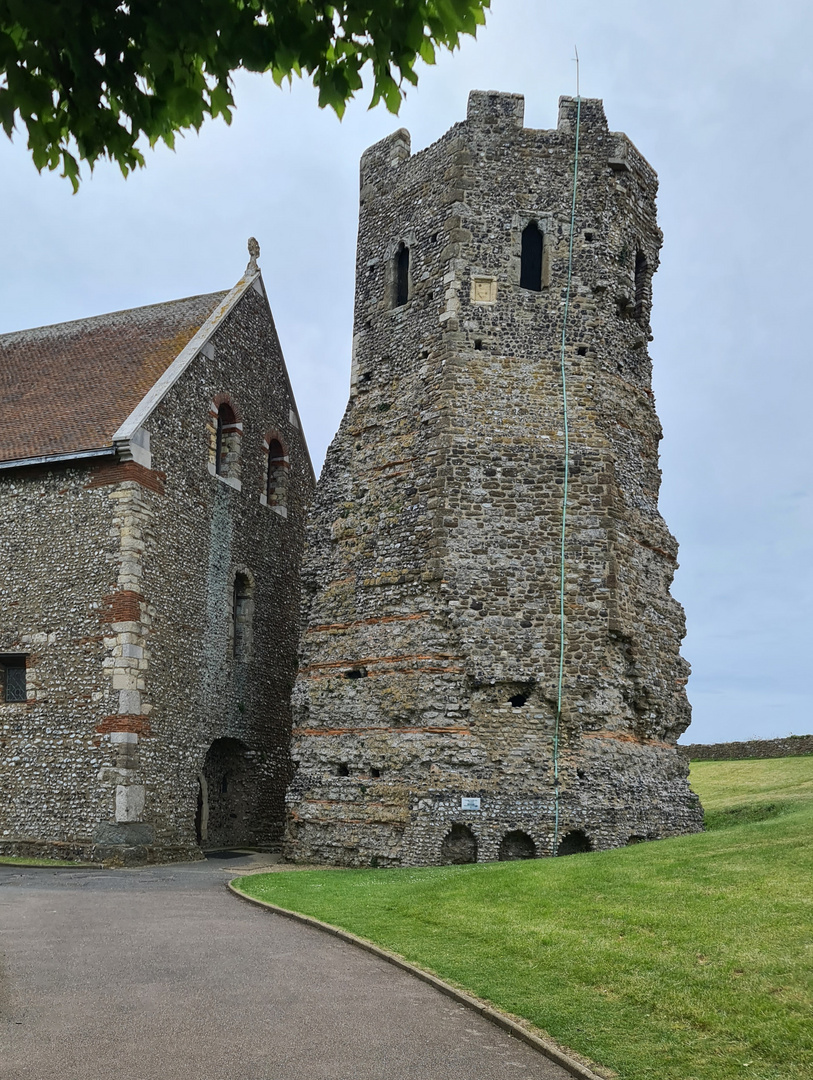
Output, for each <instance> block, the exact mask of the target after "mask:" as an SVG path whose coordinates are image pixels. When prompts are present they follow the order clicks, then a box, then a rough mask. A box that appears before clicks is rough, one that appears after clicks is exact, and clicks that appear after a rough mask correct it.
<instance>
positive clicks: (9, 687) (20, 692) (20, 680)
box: [0, 655, 28, 701]
mask: <svg viewBox="0 0 813 1080" xmlns="http://www.w3.org/2000/svg"><path fill="white" fill-rule="evenodd" d="M0 684H2V697H3V701H26V700H27V698H28V695H27V692H26V684H25V656H15V655H11V656H0Z"/></svg>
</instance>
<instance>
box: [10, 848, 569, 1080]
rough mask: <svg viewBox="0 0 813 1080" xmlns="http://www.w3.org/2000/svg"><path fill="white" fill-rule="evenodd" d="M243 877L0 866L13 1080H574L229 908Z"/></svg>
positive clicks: (354, 964)
mask: <svg viewBox="0 0 813 1080" xmlns="http://www.w3.org/2000/svg"><path fill="white" fill-rule="evenodd" d="M245 864H246V860H245V859H243V860H242V862H238V863H235V862H234V861H231V862H229V861H224V860H218V859H210V860H208V861H207V862H201V863H189V864H183V865H174V866H168V867H151V868H148V869H141V870H119V871H100V870H95V871H94V870H90V871H82V870H61V871H60V870H23V869H19V868H16V867H4V866H0V1078H2V1080H80V1078H81V1080H114V1078H115V1080H119V1078H120V1080H515V1078H517V1077H523V1078H527V1080H567V1078H568V1074H567V1073H566V1072H564V1070H562V1069H561V1068H559V1067H558V1066H557V1065H554V1064H553V1063H551V1062H548V1061H547V1060H546V1059H544V1058H543V1057H541V1056H540V1055H539V1054H537V1053H536V1052H535V1051H533V1050H531V1049H530V1048H529V1047H528V1046H526V1045H525V1044H524V1043H522V1042H520V1041H519V1040H517V1039H514V1038H512V1037H511V1036H510V1035H508V1034H506V1033H504V1032H502V1031H500V1030H499V1029H498V1028H496V1027H494V1026H493V1025H492V1024H489V1023H488V1021H486V1020H483V1019H482V1018H481V1017H479V1016H477V1015H476V1014H474V1013H472V1012H470V1011H469V1010H467V1009H465V1008H464V1007H463V1006H461V1005H458V1004H456V1003H455V1002H453V1001H452V1000H450V999H449V998H447V997H444V995H442V994H440V993H439V992H438V991H436V990H434V989H433V988H432V987H429V986H427V985H426V984H424V983H422V982H420V981H419V980H417V979H415V978H413V977H412V976H410V975H408V974H407V973H405V972H402V971H399V970H398V969H397V968H394V967H392V966H391V965H390V964H387V963H386V962H385V961H383V960H380V959H378V958H377V957H374V956H371V955H370V954H368V953H365V952H363V951H362V950H359V949H356V948H354V947H353V946H352V945H349V944H347V943H345V942H342V941H337V940H336V939H335V938H332V937H331V936H329V935H327V934H324V933H321V932H320V931H318V930H314V929H312V928H310V927H307V926H303V925H301V924H298V923H295V922H293V921H291V920H290V919H285V918H281V917H280V916H276V915H272V914H269V913H268V912H265V911H262V910H260V909H258V908H255V907H253V906H252V905H250V904H247V903H245V902H243V901H241V900H239V899H238V898H237V897H235V896H232V895H231V894H230V893H229V892H228V891H227V890H226V889H225V887H224V882H225V881H227V880H228V879H229V877H232V876H234V873H235V870H237V869H238V868H239V867H242V866H244V865H245Z"/></svg>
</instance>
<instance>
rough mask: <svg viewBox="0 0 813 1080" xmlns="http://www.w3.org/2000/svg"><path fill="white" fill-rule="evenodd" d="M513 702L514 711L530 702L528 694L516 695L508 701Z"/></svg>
mask: <svg viewBox="0 0 813 1080" xmlns="http://www.w3.org/2000/svg"><path fill="white" fill-rule="evenodd" d="M508 700H509V701H510V702H511V708H512V709H521V708H522V706H523V705H524V704H525V702H526V701H527V700H528V695H527V694H514V696H513V697H512V698H509V699H508Z"/></svg>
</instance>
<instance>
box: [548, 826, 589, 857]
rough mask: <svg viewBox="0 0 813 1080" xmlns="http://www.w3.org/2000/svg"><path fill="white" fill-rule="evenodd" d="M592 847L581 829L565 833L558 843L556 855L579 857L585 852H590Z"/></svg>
mask: <svg viewBox="0 0 813 1080" xmlns="http://www.w3.org/2000/svg"><path fill="white" fill-rule="evenodd" d="M592 850H593V845H592V844H591V843H590V840H589V839H588V837H587V836H586V834H585V833H584V832H583V831H582V830H581V829H574V830H573V831H572V832H569V833H566V834H565V836H563V837H562V839H561V840H560V841H559V848H558V850H557V852H556V854H557V855H581V854H582V853H583V852H585V851H592Z"/></svg>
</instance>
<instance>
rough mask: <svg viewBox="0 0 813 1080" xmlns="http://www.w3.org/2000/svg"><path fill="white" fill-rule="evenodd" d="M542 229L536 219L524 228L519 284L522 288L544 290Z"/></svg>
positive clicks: (536, 290)
mask: <svg viewBox="0 0 813 1080" xmlns="http://www.w3.org/2000/svg"><path fill="white" fill-rule="evenodd" d="M542 241H543V237H542V231H541V230H540V228H539V226H538V225H537V223H536V222H535V221H532V222H530V224H528V225H526V226H525V228H524V229H523V230H522V254H521V258H520V271H519V284H520V288H522V289H530V290H531V291H532V292H541V291H542Z"/></svg>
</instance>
